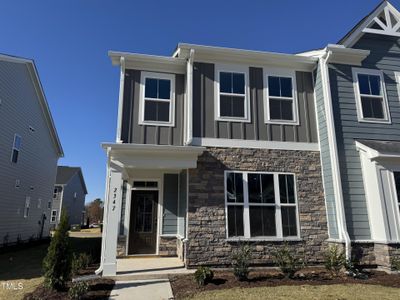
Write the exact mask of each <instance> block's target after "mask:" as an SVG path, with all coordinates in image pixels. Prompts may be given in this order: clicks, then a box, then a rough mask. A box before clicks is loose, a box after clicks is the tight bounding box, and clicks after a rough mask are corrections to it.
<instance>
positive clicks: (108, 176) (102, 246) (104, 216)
mask: <svg viewBox="0 0 400 300" xmlns="http://www.w3.org/2000/svg"><path fill="white" fill-rule="evenodd" d="M109 166H110V153H109V150H107V173H106V190H105V196H104V204H103V232H102V238H101V258H100V266H99V268H98V269H97V270H96V271H94V272H95V274H96V275H99V274H100V273H102V272H103V263H104V251H105V247H106V245H105V244H106V243H105V241H106V238H105V236H103V235H105V233H106V230H105V228H106V226H107V219H108V209H107V207H108V205H107V204H106V201H109V199H108V191H109V189H110V167H109Z"/></svg>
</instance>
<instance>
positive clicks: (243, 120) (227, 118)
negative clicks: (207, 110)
mask: <svg viewBox="0 0 400 300" xmlns="http://www.w3.org/2000/svg"><path fill="white" fill-rule="evenodd" d="M215 121H218V122H238V123H251V120H250V119H248V118H234V117H232V118H230V117H217V118H215Z"/></svg>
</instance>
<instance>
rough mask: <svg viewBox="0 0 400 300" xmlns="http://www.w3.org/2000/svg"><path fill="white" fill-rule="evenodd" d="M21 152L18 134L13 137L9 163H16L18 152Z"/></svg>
mask: <svg viewBox="0 0 400 300" xmlns="http://www.w3.org/2000/svg"><path fill="white" fill-rule="evenodd" d="M20 150H21V136H19V135H18V134H15V135H14V142H13V147H12V152H11V161H12V162H13V163H17V162H18V156H19V151H20Z"/></svg>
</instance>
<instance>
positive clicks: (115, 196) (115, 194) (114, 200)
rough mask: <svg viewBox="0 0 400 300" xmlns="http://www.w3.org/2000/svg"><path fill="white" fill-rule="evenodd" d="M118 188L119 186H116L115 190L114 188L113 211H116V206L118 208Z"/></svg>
mask: <svg viewBox="0 0 400 300" xmlns="http://www.w3.org/2000/svg"><path fill="white" fill-rule="evenodd" d="M117 190H118V188H114V190H113V196H112V211H114V210H115V208H116V205H115V203H116V202H117Z"/></svg>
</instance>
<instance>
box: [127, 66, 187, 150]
mask: <svg viewBox="0 0 400 300" xmlns="http://www.w3.org/2000/svg"><path fill="white" fill-rule="evenodd" d="M140 74H141V71H139V70H130V69H129V70H126V72H125V82H124V95H123V109H122V126H121V139H122V141H123V142H124V143H136V144H156V145H175V146H180V145H183V126H184V125H183V121H184V120H183V116H184V99H185V97H184V94H185V77H184V75H180V74H175V125H174V126H173V127H165V126H152V125H139V113H140V112H139V97H140Z"/></svg>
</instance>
